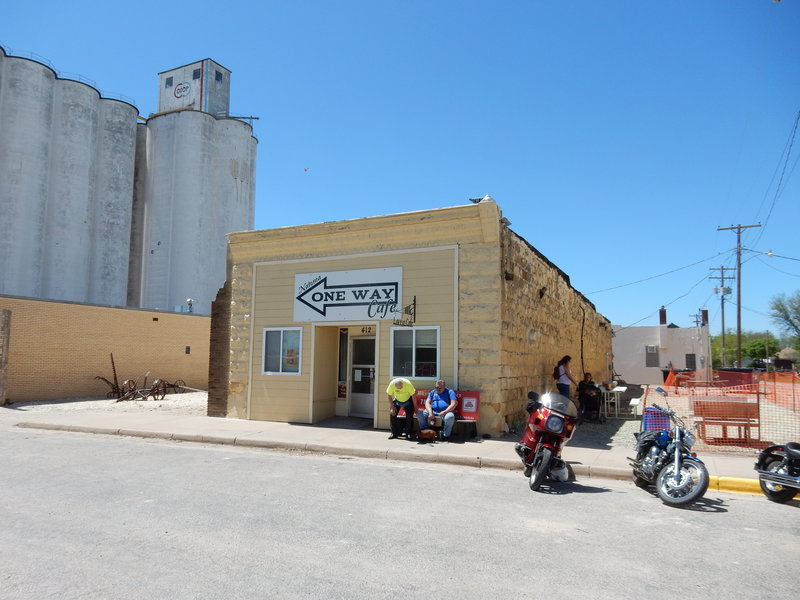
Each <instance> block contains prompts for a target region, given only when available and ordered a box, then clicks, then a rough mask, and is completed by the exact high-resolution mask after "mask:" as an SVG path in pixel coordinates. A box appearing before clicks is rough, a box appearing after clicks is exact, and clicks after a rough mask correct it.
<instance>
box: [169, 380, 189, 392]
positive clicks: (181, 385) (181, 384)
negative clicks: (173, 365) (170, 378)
mask: <svg viewBox="0 0 800 600" xmlns="http://www.w3.org/2000/svg"><path fill="white" fill-rule="evenodd" d="M172 389H173V390H175V393H176V394H182V393H183V392H185V391H186V382H185V381H184V380H183V379H176V380H175V383H173V384H172Z"/></svg>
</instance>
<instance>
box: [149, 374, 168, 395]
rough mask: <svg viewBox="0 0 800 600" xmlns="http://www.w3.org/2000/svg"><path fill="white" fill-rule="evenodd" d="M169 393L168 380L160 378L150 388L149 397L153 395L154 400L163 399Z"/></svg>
mask: <svg viewBox="0 0 800 600" xmlns="http://www.w3.org/2000/svg"><path fill="white" fill-rule="evenodd" d="M166 395H167V382H166V381H161V380H160V379H156V380H155V381H154V382H153V387H151V388H150V394H148V396H149V397H152V398H153V400H163V399H164V396H166Z"/></svg>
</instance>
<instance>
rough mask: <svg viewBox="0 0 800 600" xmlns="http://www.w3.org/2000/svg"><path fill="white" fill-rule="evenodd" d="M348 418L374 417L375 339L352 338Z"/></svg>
mask: <svg viewBox="0 0 800 600" xmlns="http://www.w3.org/2000/svg"><path fill="white" fill-rule="evenodd" d="M350 356H351V357H352V360H353V362H352V363H351V366H350V416H351V417H366V418H368V419H372V418H374V416H375V338H374V337H373V338H365V337H358V338H353V345H352V347H351V349H350Z"/></svg>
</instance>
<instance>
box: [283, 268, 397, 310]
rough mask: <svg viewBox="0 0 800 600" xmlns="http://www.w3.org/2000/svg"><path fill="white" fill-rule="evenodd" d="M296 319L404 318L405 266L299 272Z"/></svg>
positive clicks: (297, 277) (295, 277) (297, 278)
mask: <svg viewBox="0 0 800 600" xmlns="http://www.w3.org/2000/svg"><path fill="white" fill-rule="evenodd" d="M294 289H295V293H294V320H295V321H299V322H303V321H380V320H383V319H395V318H399V317H400V311H401V309H402V307H401V306H400V302H401V300H402V298H403V267H388V268H385V269H360V270H358V271H329V272H327V273H297V274H295V276H294Z"/></svg>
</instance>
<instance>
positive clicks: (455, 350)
mask: <svg viewBox="0 0 800 600" xmlns="http://www.w3.org/2000/svg"><path fill="white" fill-rule="evenodd" d="M508 225H509V222H508V220H507V219H504V218H503V215H502V213H501V211H500V209H499V207H498V206H497V204H496V203H495V202H494V201H493V200H492V199H491V198H490V197H488V196H487V197H486V198H484V199H483V200H481V201H480V202H476V203H471V204H469V205H466V206H456V207H449V208H440V209H434V210H424V211H417V212H409V213H401V214H394V215H386V216H378V217H370V218H363V219H355V220H347V221H336V222H328V223H319V224H312V225H304V226H297V227H284V228H279V229H269V230H261V231H248V232H242V233H234V234H231V235H229V239H228V279H227V281H226V284H225V287H224V288H223V289H221V290H220V293H219V295H218V296H217V300H216V302H215V303H214V305H213V307H212V333H211V364H210V381H209V407H208V414H209V415H214V416H226V417H231V418H242V419H258V420H268V421H283V422H297V423H318V422H320V421H323V420H325V419H329V418H331V417H335V416H353V417H362V418H367V419H371V420H372V423H373V426H374V427H376V428H382V429H383V428H388V427H389V415H388V403H387V397H386V393H385V392H386V388H387V386H388V384H389V382H390V381H391V379H392V378H394V377H405V378H407V379H409V380H410V381H411V382H412V383H413V384H414V386H415V387H416V388H417V389H430V388H432V387H433V385H434V382H435V381H436V380H437V379H445V380H446V381H447V384H448V387H450V388H451V389H456V390H469V391H477V392H479V394H480V409H479V420H478V425H477V427H478V433H481V434H483V433H488V434H490V435H499V434H501V433H502V432H503V431H504V430H505V429H506V428H507V427H508V426H509V425H510V424H512V423H514V421H515V420H517V419H519V418H521V417H522V415H523V411H524V405H525V402H526V399H527V398H526V397H527V392H528V391H530V390H534V391H537V392H539V393H543V392H546V391H553V390H554V389H555V387H554V381H553V379H552V377H551V372H552V369H553V365H554V364H555V363H556V361H557V360H558V359H559V358H561V356H563V355H564V354H569V355H571V356H572V357H573V362H572V370H573V372H574V373H576V374H577V373H580V372H582V371H584V370H585V371H591V372H592V373H593V374H594V376H595V380H602V379H607V378H609V377H610V375H611V371H610V370H611V327H610V324H609V322H608V320H607V319H606V318H605V317H603V316H602V315H600V314H599V313H597V311H596V310H595V307H594V305H593V304H592V303H591V302H589V301H588V300H587V299H586V298H585V297H584V296H583V295H582V294H580V293H579V292H578V291H577V290H575V289H574V288H573V287H572V286H571V285H570V282H569V277H568V276H567V275H566V274H565V273H564V272H562V271H561V270H560V269H558V268H557V267H556V266H555V265H554V264H553V263H551V262H550V261H549V260H548V259H547V258H546V257H544V256H543V255H542V254H541V253H539V252H538V251H537V250H536V249H535V248H534V247H533V246H531V245H530V244H529V243H528V242H526V241H525V240H524V239H522V238H521V237H520V236H519V235H517V234H516V233H514V232H513V231H512V230H511V229H510V228H509V227H508ZM577 378H578V375H576V379H577Z"/></svg>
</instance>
